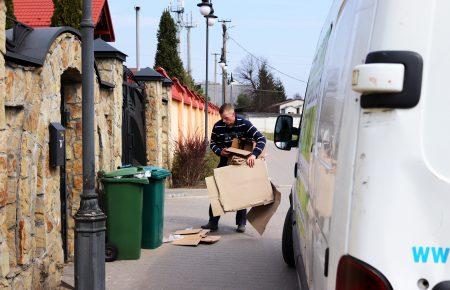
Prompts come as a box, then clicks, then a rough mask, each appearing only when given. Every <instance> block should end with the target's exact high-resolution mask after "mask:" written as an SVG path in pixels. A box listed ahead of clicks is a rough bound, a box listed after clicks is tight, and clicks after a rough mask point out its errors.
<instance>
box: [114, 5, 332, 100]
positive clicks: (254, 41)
mask: <svg viewBox="0 0 450 290" xmlns="http://www.w3.org/2000/svg"><path fill="white" fill-rule="evenodd" d="M173 2H174V3H176V2H177V1H176V0H174V1H173ZM197 2H200V0H196V1H194V0H185V1H184V6H185V11H186V14H189V15H190V13H191V11H192V15H193V18H194V22H196V23H197V24H198V27H197V28H194V29H193V30H192V34H191V35H192V40H191V46H192V67H193V76H194V78H195V80H196V81H197V82H204V80H205V22H204V19H203V18H202V17H201V15H200V13H199V12H198V8H197V6H196V4H197ZM108 3H109V7H110V10H111V15H112V20H113V24H114V30H115V34H116V42H115V43H113V44H112V45H113V46H115V47H116V48H118V49H119V50H121V51H123V52H124V53H126V54H127V55H128V58H127V66H128V67H135V66H136V57H135V56H136V52H135V50H136V49H135V11H134V5H139V6H141V67H146V66H150V67H153V64H154V57H155V52H156V44H157V42H156V41H157V40H156V33H157V30H158V23H159V18H160V16H161V13H162V11H163V10H164V9H165V8H167V7H168V6H169V0H133V1H124V0H108ZM331 3H332V0H239V1H238V0H226V1H225V0H222V1H219V0H216V1H213V4H214V9H215V14H216V15H217V16H219V19H229V20H232V22H231V24H230V26H231V27H232V28H231V29H230V30H229V34H230V36H231V37H232V38H233V39H234V40H235V41H237V42H238V43H239V44H240V45H241V46H243V47H244V48H245V49H247V50H248V51H250V52H251V53H252V54H254V55H256V56H258V57H262V58H265V59H267V60H268V61H269V64H270V65H272V66H273V67H275V68H277V69H278V70H280V71H281V72H283V73H285V74H287V75H289V76H292V77H294V78H296V79H299V80H304V81H306V80H307V79H308V75H309V69H310V67H311V62H312V59H313V56H314V50H315V48H316V44H317V40H318V37H319V33H320V31H321V28H322V23H323V21H324V20H325V18H326V16H327V14H328V10H329V8H330V6H331ZM221 47H222V29H221V27H220V25H217V24H216V25H215V26H214V27H212V28H211V29H210V53H214V52H216V53H220V50H221ZM182 51H183V63H185V64H186V63H187V61H186V32H185V30H183V34H182ZM246 55H247V52H246V51H245V50H243V49H242V48H241V47H239V46H238V45H237V44H236V43H235V42H234V41H232V40H229V44H228V64H229V67H230V71H234V70H235V69H236V67H238V66H239V64H240V62H241V60H242V59H243V58H245V57H246ZM209 70H210V76H209V78H210V80H211V81H213V80H214V58H213V56H210V69H209ZM219 71H220V70H219ZM274 74H275V75H276V76H277V77H279V78H280V79H281V80H282V81H283V83H284V85H285V87H286V91H287V94H288V97H293V96H294V94H295V93H300V94H301V95H304V91H305V88H306V84H305V83H302V82H301V81H299V80H295V79H293V78H290V77H288V76H285V75H282V74H280V73H278V72H276V71H275V72H274ZM217 78H218V80H220V79H221V75H220V74H218V76H217Z"/></svg>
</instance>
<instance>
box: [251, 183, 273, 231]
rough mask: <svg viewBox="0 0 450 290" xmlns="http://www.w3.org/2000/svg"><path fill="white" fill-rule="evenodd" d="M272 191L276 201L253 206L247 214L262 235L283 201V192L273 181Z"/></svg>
mask: <svg viewBox="0 0 450 290" xmlns="http://www.w3.org/2000/svg"><path fill="white" fill-rule="evenodd" d="M271 185H272V191H273V195H274V202H273V203H271V204H266V205H260V206H256V207H253V208H252V209H251V210H250V211H249V212H248V214H247V220H248V222H249V223H250V224H251V225H252V226H253V227H254V228H255V230H256V231H257V232H258V233H259V234H260V235H261V236H262V234H263V233H264V231H265V230H266V226H267V224H268V223H269V221H270V219H271V218H272V216H273V215H274V214H275V212H276V211H277V209H278V206H279V205H280V203H281V193H280V192H279V191H278V189H277V188H276V187H275V185H273V183H271Z"/></svg>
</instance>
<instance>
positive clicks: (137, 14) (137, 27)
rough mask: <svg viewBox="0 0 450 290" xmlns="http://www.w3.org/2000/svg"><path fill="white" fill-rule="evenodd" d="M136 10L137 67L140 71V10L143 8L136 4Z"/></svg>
mask: <svg viewBox="0 0 450 290" xmlns="http://www.w3.org/2000/svg"><path fill="white" fill-rule="evenodd" d="M134 10H136V69H137V71H139V70H140V69H141V65H140V52H139V46H140V44H139V10H141V7H139V6H134Z"/></svg>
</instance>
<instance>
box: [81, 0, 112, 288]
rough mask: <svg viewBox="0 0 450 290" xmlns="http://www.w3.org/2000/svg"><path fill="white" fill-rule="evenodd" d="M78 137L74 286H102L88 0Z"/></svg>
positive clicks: (87, 4)
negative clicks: (80, 186)
mask: <svg viewBox="0 0 450 290" xmlns="http://www.w3.org/2000/svg"><path fill="white" fill-rule="evenodd" d="M81 31H82V73H83V75H82V97H83V100H82V122H83V124H82V136H83V193H82V194H81V201H80V208H79V209H78V211H77V213H76V214H75V217H74V218H75V289H77V290H104V289H105V230H106V225H105V224H106V216H105V214H104V213H103V212H102V211H101V209H100V207H99V205H98V199H97V197H98V196H97V193H96V192H95V152H94V150H95V142H94V140H95V139H94V49H93V48H94V22H93V21H92V0H84V1H83V19H82V21H81Z"/></svg>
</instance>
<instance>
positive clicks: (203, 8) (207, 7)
mask: <svg viewBox="0 0 450 290" xmlns="http://www.w3.org/2000/svg"><path fill="white" fill-rule="evenodd" d="M197 6H198V7H199V8H200V14H202V15H203V16H208V15H209V14H211V9H212V4H211V3H209V1H208V0H202V3H199V4H197Z"/></svg>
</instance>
